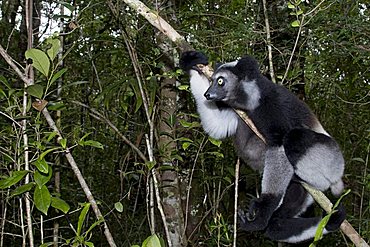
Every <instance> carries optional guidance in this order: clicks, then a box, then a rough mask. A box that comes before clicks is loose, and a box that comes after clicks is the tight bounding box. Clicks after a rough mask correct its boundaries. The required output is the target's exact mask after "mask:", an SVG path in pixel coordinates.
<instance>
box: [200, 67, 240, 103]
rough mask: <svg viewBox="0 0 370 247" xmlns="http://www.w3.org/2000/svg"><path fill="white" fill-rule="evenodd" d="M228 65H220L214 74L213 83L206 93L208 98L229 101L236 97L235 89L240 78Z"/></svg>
mask: <svg viewBox="0 0 370 247" xmlns="http://www.w3.org/2000/svg"><path fill="white" fill-rule="evenodd" d="M226 65H228V64H224V65H222V66H221V67H219V68H218V69H217V70H216V71H215V73H214V74H213V76H212V84H211V86H210V87H209V88H208V90H207V91H206V92H205V94H204V96H205V97H206V98H207V100H213V101H223V102H227V101H229V100H231V99H234V98H235V93H234V89H235V88H236V86H237V85H238V83H239V79H238V77H237V76H236V75H234V74H233V73H232V72H231V71H230V70H229V69H228V68H227V66H226Z"/></svg>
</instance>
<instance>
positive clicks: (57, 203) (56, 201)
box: [51, 197, 70, 214]
mask: <svg viewBox="0 0 370 247" xmlns="http://www.w3.org/2000/svg"><path fill="white" fill-rule="evenodd" d="M51 206H52V207H53V208H56V209H59V210H60V211H62V212H63V213H65V214H66V213H68V211H69V209H70V206H69V205H68V203H66V202H65V201H64V200H62V199H60V198H59V197H52V198H51Z"/></svg>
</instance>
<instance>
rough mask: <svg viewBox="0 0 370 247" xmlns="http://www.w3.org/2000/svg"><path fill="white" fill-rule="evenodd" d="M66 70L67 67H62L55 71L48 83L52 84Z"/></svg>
mask: <svg viewBox="0 0 370 247" xmlns="http://www.w3.org/2000/svg"><path fill="white" fill-rule="evenodd" d="M66 71H67V69H66V68H63V69H61V70H59V71H58V72H57V73H55V74H54V75H53V77H51V80H50V85H51V84H53V83H54V82H55V81H56V80H58V79H59V78H60V77H61V76H62V75H63V74H64V73H65V72H66Z"/></svg>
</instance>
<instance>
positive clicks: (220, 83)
mask: <svg viewBox="0 0 370 247" xmlns="http://www.w3.org/2000/svg"><path fill="white" fill-rule="evenodd" d="M197 64H204V65H207V64H208V59H207V57H206V56H205V55H204V54H203V53H200V52H196V51H190V52H185V53H184V54H183V55H182V57H181V59H180V66H181V67H182V68H183V70H185V71H187V72H188V73H189V75H190V87H191V92H192V94H193V96H194V98H195V101H196V104H197V110H198V112H199V115H200V118H201V122H202V126H203V128H204V130H205V131H206V132H207V133H208V134H209V135H210V136H212V137H214V138H216V139H223V138H225V137H233V139H234V145H235V148H236V150H237V153H238V155H239V156H240V157H241V158H242V159H243V160H244V161H245V162H246V163H247V164H248V165H250V166H251V167H252V168H253V169H255V170H259V171H261V172H262V186H261V187H262V188H261V190H262V191H261V196H260V197H259V198H258V199H255V200H253V201H252V202H251V205H250V207H249V211H248V213H246V214H244V213H242V214H240V219H241V220H240V222H241V223H240V226H241V229H243V230H246V231H256V230H264V231H265V235H266V236H268V237H269V238H271V239H273V240H277V241H284V242H291V243H296V242H300V241H304V240H307V239H310V238H312V237H313V236H314V235H315V231H316V228H317V225H318V223H319V222H320V220H321V217H312V218H304V217H301V215H302V214H303V213H304V212H305V211H306V209H307V208H308V207H309V206H310V205H312V204H313V199H312V197H311V196H310V195H309V194H308V193H307V192H306V191H305V189H304V188H303V187H302V185H301V184H300V181H304V182H306V183H308V184H309V185H311V186H313V187H314V188H316V189H318V190H320V191H325V190H327V189H329V188H330V189H331V192H332V193H333V194H334V195H336V196H338V195H339V194H341V192H342V190H343V182H342V176H343V170H344V160H343V156H342V153H341V151H340V149H339V147H338V144H337V143H336V142H335V140H334V139H333V138H332V137H331V136H330V135H329V134H328V133H327V132H326V131H325V130H324V128H323V127H322V126H321V124H320V122H319V121H318V119H317V118H316V116H315V115H314V114H313V113H312V112H311V110H310V109H309V108H308V106H307V105H306V104H305V103H303V102H302V101H300V100H299V99H298V98H297V97H296V96H295V95H294V94H292V93H291V92H290V91H289V90H287V89H286V88H284V87H283V86H280V85H277V84H274V83H273V82H271V81H270V80H268V79H267V78H266V77H264V76H263V75H262V74H261V73H260V72H259V67H258V63H257V62H256V61H255V60H254V59H253V58H251V57H249V56H246V57H243V58H241V59H239V60H237V61H234V62H229V63H225V64H222V65H220V66H219V67H218V68H216V70H215V72H214V74H213V76H212V79H211V85H210V83H209V81H208V79H207V78H206V77H205V76H204V75H203V74H202V72H200V70H199V69H198V68H197V67H196V66H195V65H197ZM233 109H240V110H243V111H245V112H246V113H247V114H248V116H249V117H250V118H251V120H252V121H253V122H254V124H255V125H256V127H257V129H258V130H259V131H260V133H261V134H262V135H263V136H264V137H265V139H266V144H265V143H263V142H262V141H261V140H260V139H259V138H258V137H257V136H256V135H255V134H254V133H253V132H252V131H251V129H250V128H249V127H248V126H247V125H246V124H245V123H244V122H243V120H242V119H241V118H239V116H238V115H237V114H236V113H235V112H234V110H233ZM344 218H345V211H344V208H343V207H340V208H339V211H337V212H336V213H335V214H333V215H332V217H331V219H330V221H329V223H328V224H327V226H326V229H325V230H324V233H325V232H328V231H333V230H336V229H338V227H339V226H340V224H341V223H342V221H343V220H344Z"/></svg>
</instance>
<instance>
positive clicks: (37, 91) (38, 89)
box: [26, 84, 44, 99]
mask: <svg viewBox="0 0 370 247" xmlns="http://www.w3.org/2000/svg"><path fill="white" fill-rule="evenodd" d="M26 91H27V93H28V94H29V95H31V96H33V97H36V98H38V99H41V98H42V96H43V95H44V87H43V86H41V85H40V84H34V85H31V86H28V87H27V88H26Z"/></svg>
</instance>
